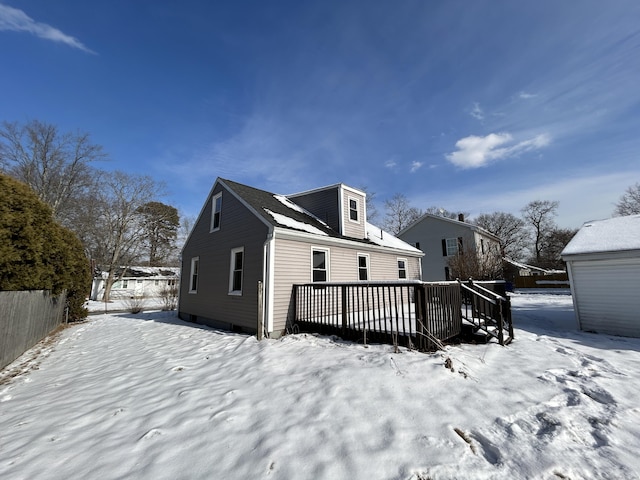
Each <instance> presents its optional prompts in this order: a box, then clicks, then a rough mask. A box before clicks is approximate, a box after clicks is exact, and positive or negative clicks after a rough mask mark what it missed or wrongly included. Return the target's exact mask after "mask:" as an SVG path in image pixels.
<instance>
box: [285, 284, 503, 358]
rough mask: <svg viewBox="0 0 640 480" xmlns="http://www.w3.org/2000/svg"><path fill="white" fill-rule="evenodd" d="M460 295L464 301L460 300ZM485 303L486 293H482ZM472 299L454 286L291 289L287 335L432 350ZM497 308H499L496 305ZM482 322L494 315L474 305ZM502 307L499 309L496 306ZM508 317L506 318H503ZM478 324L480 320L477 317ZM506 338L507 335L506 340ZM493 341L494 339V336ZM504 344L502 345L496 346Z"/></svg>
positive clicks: (454, 332) (456, 329) (457, 327)
mask: <svg viewBox="0 0 640 480" xmlns="http://www.w3.org/2000/svg"><path fill="white" fill-rule="evenodd" d="M463 292H464V294H465V295H464V297H463ZM482 293H483V294H484V295H486V298H489V299H491V297H492V294H491V293H486V292H484V291H483V292H482ZM477 295H478V293H476V291H475V290H474V289H471V288H470V287H468V286H466V285H465V284H462V283H460V282H443V283H424V282H357V283H312V284H303V285H294V287H293V298H294V304H295V305H294V312H295V314H294V315H295V318H294V319H293V322H292V325H291V328H292V329H293V331H301V332H316V333H322V334H328V335H338V336H340V337H342V338H344V339H349V340H354V341H359V342H363V343H370V342H376V343H389V344H392V345H402V346H406V347H408V348H414V349H417V350H421V351H433V350H436V349H438V348H441V347H442V342H443V341H446V340H449V339H452V338H454V337H457V336H459V335H460V333H461V331H462V323H463V318H464V319H465V320H466V321H467V322H469V321H471V322H474V321H475V320H474V317H473V315H471V316H470V315H469V314H468V312H469V309H468V308H467V309H466V311H467V314H465V306H466V303H469V299H470V298H472V299H475V297H476V296H477ZM498 304H500V305H502V303H500V301H499V300H498ZM479 307H481V309H482V314H483V317H482V319H481V320H482V322H483V324H485V325H487V324H489V323H491V322H492V320H488V319H490V315H493V314H495V312H497V310H495V308H494V309H489V308H485V306H484V304H481V303H478V302H476V308H475V310H473V309H472V310H471V311H473V312H475V314H478V313H479V311H480V308H479ZM501 308H502V307H501ZM509 318H510V315H509ZM477 320H478V323H480V318H479V317H477ZM511 336H512V335H511ZM496 338H497V337H496ZM500 343H502V344H504V342H502V341H501V342H500Z"/></svg>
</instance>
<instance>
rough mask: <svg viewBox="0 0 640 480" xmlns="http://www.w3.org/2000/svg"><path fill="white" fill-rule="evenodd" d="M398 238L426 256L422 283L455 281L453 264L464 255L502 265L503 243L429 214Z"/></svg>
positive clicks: (476, 229)
mask: <svg viewBox="0 0 640 480" xmlns="http://www.w3.org/2000/svg"><path fill="white" fill-rule="evenodd" d="M398 238H400V239H402V240H404V241H405V242H407V243H409V244H411V245H414V246H415V247H416V248H419V249H420V250H422V251H423V252H424V254H425V256H424V258H423V259H422V280H423V281H426V282H436V281H443V280H455V278H454V277H455V273H454V272H452V270H451V267H450V260H451V259H452V258H454V257H455V256H457V255H459V254H462V253H464V252H467V253H469V252H473V253H475V255H476V257H477V259H478V260H479V261H483V262H487V263H495V264H496V265H499V264H500V262H501V252H500V239H499V238H498V237H496V236H495V235H493V234H492V233H490V232H488V231H487V230H485V229H483V228H480V227H478V226H476V225H472V224H470V223H467V222H465V221H464V217H463V216H462V215H460V216H458V220H454V219H452V218H445V217H441V216H438V215H432V214H430V213H427V214H425V215H423V216H422V217H420V218H419V219H418V220H416V221H415V222H413V223H412V224H411V225H409V226H408V227H406V228H405V229H404V230H402V231H401V232H400V233H399V234H398Z"/></svg>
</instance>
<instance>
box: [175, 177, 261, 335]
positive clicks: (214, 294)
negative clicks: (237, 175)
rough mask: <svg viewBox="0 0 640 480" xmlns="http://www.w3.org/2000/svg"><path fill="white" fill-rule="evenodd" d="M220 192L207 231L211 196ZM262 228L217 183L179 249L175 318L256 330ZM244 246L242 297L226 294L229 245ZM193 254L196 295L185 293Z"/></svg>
mask: <svg viewBox="0 0 640 480" xmlns="http://www.w3.org/2000/svg"><path fill="white" fill-rule="evenodd" d="M221 190H222V191H223V193H222V211H221V219H220V230H218V231H215V232H210V231H209V229H210V222H211V198H212V197H213V196H215V195H216V194H217V193H218V192H219V191H221ZM267 233H268V228H267V226H266V225H265V224H264V223H263V222H262V221H261V220H259V219H258V218H257V217H256V216H255V215H253V214H252V213H251V212H249V210H247V209H246V207H245V206H244V205H243V204H242V203H240V202H239V201H238V200H237V199H236V198H235V196H233V194H231V193H230V192H228V191H226V190H224V188H223V187H222V186H221V185H220V184H218V185H217V186H216V188H215V190H214V192H213V194H212V196H211V197H209V199H208V200H207V203H206V205H205V208H204V209H203V212H202V214H201V216H200V218H199V219H198V221H197V223H196V225H195V226H194V230H193V232H192V233H191V236H190V237H189V240H188V242H187V244H186V245H185V248H184V250H183V258H182V278H183V279H185V281H182V282H181V284H180V306H179V309H180V316H181V318H184V319H190V318H192V317H191V316H193V315H195V316H196V317H197V321H198V322H200V323H205V324H210V325H214V326H221V327H229V326H237V327H242V328H243V329H246V330H248V331H253V330H255V329H256V325H257V315H258V297H257V295H258V294H257V288H258V287H257V286H258V281H260V280H262V268H263V263H264V262H263V260H264V249H263V246H264V242H265V240H266V237H267ZM236 247H244V268H243V283H242V295H229V272H230V261H231V249H232V248H236ZM193 257H199V259H200V266H199V276H198V289H197V293H189V284H190V274H191V259H192V258H193Z"/></svg>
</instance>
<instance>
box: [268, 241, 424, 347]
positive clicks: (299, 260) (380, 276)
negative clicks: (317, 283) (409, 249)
mask: <svg viewBox="0 0 640 480" xmlns="http://www.w3.org/2000/svg"><path fill="white" fill-rule="evenodd" d="M318 240H319V241H318V242H313V241H311V240H309V241H300V240H291V239H284V238H279V237H278V235H276V240H275V274H274V299H273V331H274V335H275V336H278V335H279V334H280V333H281V332H282V330H284V328H285V327H286V321H287V316H289V315H291V314H292V311H291V310H290V309H291V307H292V304H291V293H292V287H293V285H294V284H296V283H298V284H305V283H311V249H312V248H314V247H317V248H323V249H328V250H329V257H328V260H329V262H330V265H329V281H330V282H356V281H358V253H368V254H369V260H370V266H369V272H370V274H371V279H370V280H371V281H375V280H398V262H397V259H398V258H404V259H406V261H407V279H408V280H419V279H420V261H419V259H418V258H417V257H412V256H411V255H410V254H407V255H402V254H400V255H398V254H396V253H393V252H390V253H384V252H380V251H377V250H375V249H370V248H369V247H368V246H367V245H365V244H362V245H361V246H360V245H357V246H356V247H357V248H349V247H347V246H342V245H336V244H331V243H330V242H321V240H322V239H318Z"/></svg>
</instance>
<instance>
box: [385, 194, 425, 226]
mask: <svg viewBox="0 0 640 480" xmlns="http://www.w3.org/2000/svg"><path fill="white" fill-rule="evenodd" d="M384 208H385V216H384V221H383V223H382V226H383V228H384V229H385V230H387V231H388V232H390V233H392V234H394V235H397V234H398V233H399V232H400V231H402V230H403V229H404V228H406V227H408V226H409V225H410V224H411V223H413V222H414V221H415V220H417V219H418V218H420V216H421V215H422V211H421V210H419V209H417V208H415V207H412V206H411V205H409V200H408V199H407V197H405V196H404V195H403V194H401V193H396V194H395V195H394V196H393V198H392V199H391V200H386V201H385V202H384Z"/></svg>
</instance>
